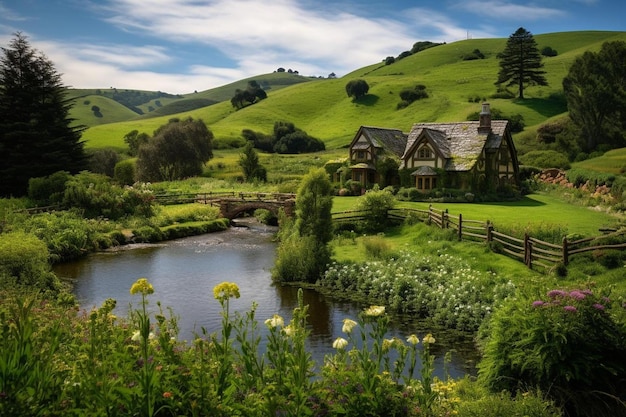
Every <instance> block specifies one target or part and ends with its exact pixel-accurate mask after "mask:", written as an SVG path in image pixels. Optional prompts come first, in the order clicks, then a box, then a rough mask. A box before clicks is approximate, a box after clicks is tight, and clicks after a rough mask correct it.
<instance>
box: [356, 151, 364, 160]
mask: <svg viewBox="0 0 626 417" xmlns="http://www.w3.org/2000/svg"><path fill="white" fill-rule="evenodd" d="M356 159H359V160H362V159H365V151H356Z"/></svg>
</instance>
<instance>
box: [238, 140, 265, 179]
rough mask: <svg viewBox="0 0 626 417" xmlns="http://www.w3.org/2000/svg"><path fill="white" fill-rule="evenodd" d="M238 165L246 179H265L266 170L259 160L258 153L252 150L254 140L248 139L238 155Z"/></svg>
mask: <svg viewBox="0 0 626 417" xmlns="http://www.w3.org/2000/svg"><path fill="white" fill-rule="evenodd" d="M239 166H240V167H241V169H242V170H243V178H244V179H245V180H246V181H254V180H259V181H267V170H266V169H265V167H264V166H263V165H261V163H260V162H259V155H258V154H257V153H256V151H255V150H254V142H253V141H251V140H249V141H248V142H246V146H245V147H244V148H243V152H242V153H241V155H239Z"/></svg>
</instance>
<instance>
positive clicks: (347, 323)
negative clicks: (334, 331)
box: [341, 319, 357, 333]
mask: <svg viewBox="0 0 626 417" xmlns="http://www.w3.org/2000/svg"><path fill="white" fill-rule="evenodd" d="M356 325H357V323H356V321H354V320H350V319H343V327H342V328H341V331H342V332H344V333H350V332H352V329H354V327H355V326H356Z"/></svg>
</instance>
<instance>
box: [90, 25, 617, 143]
mask: <svg viewBox="0 0 626 417" xmlns="http://www.w3.org/2000/svg"><path fill="white" fill-rule="evenodd" d="M535 40H536V41H537V44H538V46H539V48H540V49H541V48H543V47H545V46H550V47H552V48H553V49H555V50H557V51H558V56H556V57H551V58H545V59H544V64H545V70H546V72H547V74H546V78H547V79H548V82H549V86H547V87H530V88H528V89H526V90H525V93H524V94H525V96H526V97H527V98H526V99H525V100H517V99H494V98H492V97H491V96H492V95H493V94H494V93H495V92H496V86H495V85H494V82H495V80H496V78H497V73H498V70H499V61H498V59H497V57H496V55H497V53H498V52H500V51H502V50H503V49H504V45H505V43H506V39H504V38H502V39H472V40H465V41H459V42H454V43H449V44H446V45H441V46H437V47H434V48H430V49H427V50H424V51H422V52H419V53H417V54H414V55H412V56H409V57H407V58H404V59H402V60H400V61H397V62H396V63H394V64H392V65H384V64H383V63H382V62H381V63H376V64H373V65H370V66H367V67H364V68H359V69H357V70H355V71H353V72H352V73H350V74H347V75H346V76H344V77H342V78H340V79H307V80H308V81H309V82H304V83H299V84H292V85H288V86H283V88H280V89H278V88H271V89H269V90H268V98H267V99H266V100H263V101H262V102H260V103H258V104H255V105H253V106H249V107H246V108H244V109H242V110H239V111H236V110H235V109H234V108H233V107H232V106H231V104H230V102H229V101H225V102H221V103H218V104H214V105H212V106H209V107H203V108H199V109H194V110H191V111H187V112H183V113H179V114H177V116H179V117H187V116H191V117H194V118H200V119H202V120H204V121H205V123H207V125H208V126H209V128H210V129H211V130H212V131H213V133H214V135H215V137H216V139H217V140H219V141H225V142H228V141H233V140H237V139H239V138H240V137H241V130H242V129H254V130H258V131H262V132H266V133H269V132H271V130H272V127H273V124H274V122H275V121H277V120H287V121H290V122H293V123H295V124H296V126H298V127H299V128H301V129H304V130H305V131H307V132H308V133H309V134H311V135H313V136H315V137H318V138H320V139H322V140H323V141H324V142H325V143H326V146H327V148H329V149H337V148H342V147H345V146H347V145H348V144H349V142H350V140H351V139H352V138H353V136H354V134H355V132H356V131H357V129H358V128H359V126H361V125H374V126H381V127H394V128H399V129H402V130H404V131H408V130H410V128H411V126H412V125H413V124H414V123H417V122H434V121H457V120H465V119H466V117H467V115H468V114H470V113H472V112H475V111H477V110H479V104H478V103H477V102H475V99H478V100H483V99H486V100H489V102H490V103H491V105H492V107H495V108H498V109H500V110H502V111H503V112H504V113H505V114H517V113H519V114H521V115H522V116H523V117H524V120H525V122H526V125H527V130H529V131H531V132H532V130H533V129H534V128H536V127H537V126H538V125H539V124H541V123H543V122H544V121H546V120H547V119H549V118H551V117H555V116H558V115H560V114H564V113H565V112H566V107H565V103H564V101H563V99H562V98H561V97H560V94H559V93H560V91H561V89H562V86H561V82H562V79H563V77H564V76H565V75H566V74H567V72H568V70H569V66H570V65H571V63H572V62H573V61H574V59H575V58H576V57H577V56H579V55H580V54H582V53H583V52H584V51H587V50H593V51H595V50H599V49H600V46H601V45H602V43H604V42H606V41H612V40H624V41H626V32H603V31H588V32H567V33H552V34H544V35H536V36H535ZM474 49H479V50H480V51H481V52H482V53H483V54H484V55H485V59H479V60H471V61H467V60H464V59H463V58H464V56H466V55H467V54H470V53H471V52H472V51H473V50H474ZM279 75H284V74H282V73H281V74H276V73H275V74H268V75H267V76H275V77H278V76H279ZM287 75H291V74H287ZM300 78H303V77H300ZM356 78H362V79H365V80H366V81H367V83H368V84H369V86H370V90H369V94H368V95H367V96H366V97H365V98H364V99H362V100H359V101H357V102H355V101H353V100H352V99H351V98H349V97H347V95H346V93H345V85H346V83H347V82H348V81H349V80H351V79H356ZM253 79H257V80H259V79H260V77H253ZM259 82H260V81H259ZM240 83H241V85H242V86H245V85H246V84H247V80H242V81H241V82H240ZM416 84H423V85H425V86H426V88H427V91H428V94H429V98H427V99H424V100H420V101H417V102H415V103H413V104H411V105H409V106H408V107H406V108H404V109H400V110H398V109H397V105H398V103H399V102H400V97H399V93H400V91H402V90H403V89H406V88H412V87H414V86H415V85H416ZM233 87H235V84H231V85H229V86H228V87H226V86H225V87H223V88H221V89H220V90H219V94H221V95H222V96H221V97H224V96H228V97H230V95H232V91H234V88H233ZM239 88H241V87H239ZM229 89H230V90H229ZM227 93H228V94H227ZM219 94H218V92H217V91H213V90H208V91H206V92H202V93H197V96H198V97H199V98H207V99H210V98H211V97H218V96H219ZM195 95H196V94H194V96H195ZM187 97H188V96H187ZM169 118H171V115H168V116H163V117H155V118H150V119H147V118H145V117H143V118H140V119H136V120H128V121H124V122H119V123H112V124H107V125H98V126H93V127H91V128H90V129H88V130H87V131H86V132H85V133H84V138H85V139H86V140H87V146H88V147H94V148H98V147H104V146H114V147H118V148H122V147H123V145H124V144H123V139H122V138H123V136H124V135H125V134H126V133H128V132H129V131H131V130H133V129H137V130H139V131H140V132H146V133H149V134H152V132H153V131H154V130H155V129H156V128H157V127H159V126H160V125H162V124H164V123H166V122H167V120H168V119H169Z"/></svg>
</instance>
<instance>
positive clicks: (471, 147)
mask: <svg viewBox="0 0 626 417" xmlns="http://www.w3.org/2000/svg"><path fill="white" fill-rule="evenodd" d="M478 125H479V122H477V121H470V122H457V123H416V124H414V125H413V128H412V129H411V132H410V133H409V137H408V139H407V146H406V149H405V152H404V154H403V155H402V159H406V158H408V156H409V155H411V154H413V152H415V149H414V148H415V147H416V146H417V144H418V142H419V141H420V140H421V139H422V138H424V137H426V138H427V139H429V141H430V142H431V143H432V144H433V145H434V146H435V147H436V148H437V150H438V151H439V152H440V153H441V154H442V155H443V157H444V158H446V159H447V161H446V165H445V167H444V169H445V170H446V171H468V170H470V169H472V168H473V167H474V164H475V163H476V161H477V160H478V157H479V156H480V154H481V152H482V150H483V149H485V151H487V152H488V151H491V150H496V149H498V148H499V147H500V144H501V143H502V139H503V137H504V135H505V132H506V129H507V125H508V120H492V121H491V132H489V133H487V132H484V131H483V132H479V130H478Z"/></svg>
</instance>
